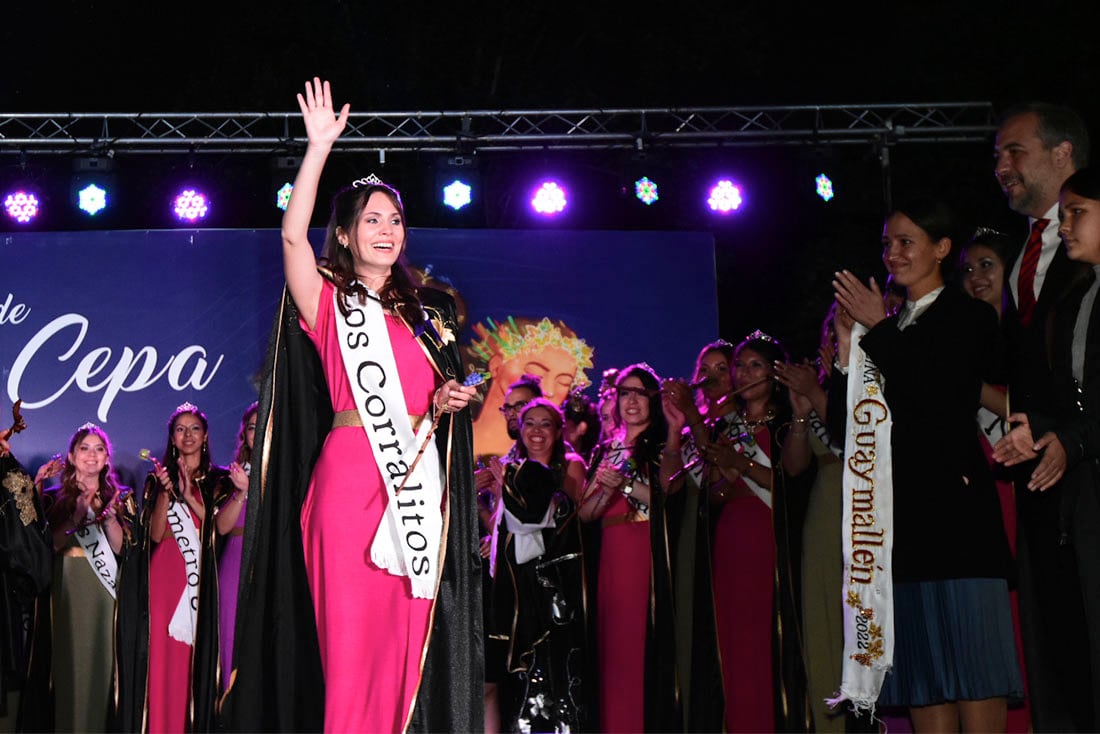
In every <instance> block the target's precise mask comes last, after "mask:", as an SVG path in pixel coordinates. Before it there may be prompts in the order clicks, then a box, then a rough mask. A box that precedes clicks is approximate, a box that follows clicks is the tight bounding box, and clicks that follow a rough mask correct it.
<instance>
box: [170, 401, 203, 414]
mask: <svg viewBox="0 0 1100 734" xmlns="http://www.w3.org/2000/svg"><path fill="white" fill-rule="evenodd" d="M176 412H177V413H199V412H201V411H199V406H197V405H192V404H191V403H190V402H187V403H183V404H182V405H180V406H178V407H177V408H176Z"/></svg>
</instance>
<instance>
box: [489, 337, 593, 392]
mask: <svg viewBox="0 0 1100 734" xmlns="http://www.w3.org/2000/svg"><path fill="white" fill-rule="evenodd" d="M489 373H490V374H491V375H493V380H494V381H495V383H496V384H498V385H511V384H512V383H513V382H515V381H516V380H518V379H519V378H520V377H522V376H523V375H534V376H536V377H538V378H540V383H539V384H540V386H541V387H542V395H543V397H544V398H546V399H547V400H549V401H550V402H552V403H560V402H562V401H563V400H565V397H566V396H567V395H568V394H569V390H570V389H572V387H573V380H574V378H575V377H576V374H577V361H576V359H574V358H573V356H572V355H570V354H569V353H568V352H566V351H565V350H564V349H561V348H558V347H546V348H544V349H543V350H542V351H540V352H537V353H534V354H524V355H518V356H516V357H513V358H512V359H507V360H506V359H503V358H499V357H498V358H496V359H495V361H494V360H490V362H489Z"/></svg>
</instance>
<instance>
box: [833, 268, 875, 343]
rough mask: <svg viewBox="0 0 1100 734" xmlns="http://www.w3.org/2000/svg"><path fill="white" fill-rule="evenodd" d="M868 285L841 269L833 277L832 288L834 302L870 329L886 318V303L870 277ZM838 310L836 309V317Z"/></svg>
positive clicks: (838, 316) (838, 313)
mask: <svg viewBox="0 0 1100 734" xmlns="http://www.w3.org/2000/svg"><path fill="white" fill-rule="evenodd" d="M869 282H870V286H866V285H863V283H861V282H860V280H859V278H857V277H856V276H854V275H852V274H851V273H850V272H848V271H847V270H841V271H839V272H838V273H836V275H835V277H834V278H833V290H834V291H835V293H836V302H837V304H838V305H839V307H840V308H843V309H844V310H845V311H847V312H848V313H849V314H851V317H852V318H853V319H855V320H856V321H858V322H859V323H861V324H863V325H864V326H866V327H867V328H868V329H870V328H871V327H872V326H874V325H875V324H877V323H878V322H880V321H882V320H883V319H885V318H886V304H885V303H883V300H882V291H881V290H879V287H878V283H876V282H875V279H874V278H871V280H870V281H869ZM839 318H840V310H839V309H837V319H838V320H839Z"/></svg>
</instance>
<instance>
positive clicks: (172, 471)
mask: <svg viewBox="0 0 1100 734" xmlns="http://www.w3.org/2000/svg"><path fill="white" fill-rule="evenodd" d="M181 415H193V416H195V417H196V418H198V419H199V422H200V423H202V432H203V434H204V436H203V440H202V454H201V455H200V457H199V468H198V470H197V471H196V472H195V476H194V480H195V482H196V483H197V482H201V481H202V480H203V479H204V478H205V477H206V475H207V474H208V473H209V472H210V467H211V466H213V462H212V461H211V460H210V423H209V422H208V421H207V420H206V413H203V412H202V411H201V410H199V408H198V406H196V405H192V404H191V403H184V404H183V405H181V406H179V407H178V408H176V410H175V411H174V412H173V413H172V417H171V418H169V419H168V441H167V443H166V444H165V447H164V458H163V459H161V463H162V464H164V468H165V469H167V470H168V476H169V477H171V478H172V482H173V483H177V482H179V478H180V463H179V451H178V450H177V449H176V445H175V444H174V443H172V434H173V433H174V432H175V430H176V421H177V420H178V419H179V417H180V416H181ZM155 484H157V485H158V486H159V484H160V482H155Z"/></svg>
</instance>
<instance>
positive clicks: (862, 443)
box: [826, 323, 894, 715]
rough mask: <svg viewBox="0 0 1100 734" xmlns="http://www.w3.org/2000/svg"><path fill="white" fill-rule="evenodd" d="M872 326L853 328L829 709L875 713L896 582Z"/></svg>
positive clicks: (886, 424) (885, 417)
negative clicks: (834, 676) (866, 345)
mask: <svg viewBox="0 0 1100 734" xmlns="http://www.w3.org/2000/svg"><path fill="white" fill-rule="evenodd" d="M866 331H867V330H866V328H865V327H863V326H862V325H860V324H858V323H857V324H855V326H854V327H853V328H852V349H851V356H850V359H849V362H848V403H847V426H848V428H847V436H845V444H844V458H845V461H844V517H843V521H842V522H843V525H842V528H841V530H842V535H843V544H844V545H843V550H844V582H843V590H842V594H843V596H842V598H843V600H844V607H843V610H844V611H843V613H844V659H843V668H842V674H841V682H840V691H839V693H838V694H837V696H836V697H834V698H831V699H826V702H827V703H828V704H829V705H830V706H836V705H837V704H839V703H841V702H842V701H845V700H847V701H851V702H852V705H853V706H854V709H855V711H856V713H857V714H858V713H860V712H862V711H868V712H870V713H871V714H872V715H873V714H874V710H875V703H876V701H878V696H879V690H880V689H881V688H882V681H883V679H884V678H885V677H886V673H887V672H888V671H889V670H890V668H891V666H892V664H893V659H894V594H893V582H892V563H891V556H892V552H893V546H894V539H893V524H894V490H893V480H892V471H893V456H892V454H891V448H890V434H891V426H892V423H893V421H892V420H891V416H890V410H889V408H888V407H887V405H886V399H885V397H884V395H883V385H884V380H883V377H882V373H880V372H879V370H878V368H877V367H875V365H874V363H872V362H871V360H870V358H869V357H868V356H867V355H866V354H865V353H864V351H863V349H862V348H860V346H859V341H860V339H861V338H862V337H863V335H864V333H866Z"/></svg>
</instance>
